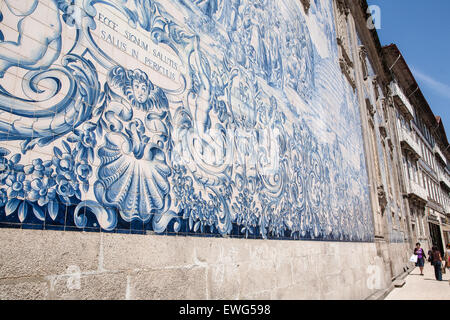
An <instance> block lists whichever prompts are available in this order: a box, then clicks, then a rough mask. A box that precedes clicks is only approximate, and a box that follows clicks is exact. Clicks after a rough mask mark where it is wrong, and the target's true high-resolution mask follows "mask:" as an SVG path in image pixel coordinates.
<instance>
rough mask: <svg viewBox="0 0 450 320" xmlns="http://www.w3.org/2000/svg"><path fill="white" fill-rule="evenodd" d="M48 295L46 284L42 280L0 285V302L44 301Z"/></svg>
mask: <svg viewBox="0 0 450 320" xmlns="http://www.w3.org/2000/svg"><path fill="white" fill-rule="evenodd" d="M48 295H49V287H48V283H47V282H46V281H44V280H41V281H36V280H32V279H28V280H27V279H22V280H21V281H14V282H12V283H6V284H5V283H1V284H0V300H45V299H47V298H48Z"/></svg>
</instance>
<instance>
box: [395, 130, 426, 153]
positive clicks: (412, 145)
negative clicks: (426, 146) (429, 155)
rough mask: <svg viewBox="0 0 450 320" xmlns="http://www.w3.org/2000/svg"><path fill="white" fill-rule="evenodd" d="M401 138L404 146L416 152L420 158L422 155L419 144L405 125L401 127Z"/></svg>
mask: <svg viewBox="0 0 450 320" xmlns="http://www.w3.org/2000/svg"><path fill="white" fill-rule="evenodd" d="M399 138H400V143H401V145H402V147H403V148H406V149H408V150H409V151H411V152H413V153H415V154H416V156H417V157H418V158H419V157H420V156H421V150H420V147H419V144H418V143H417V142H416V141H415V140H414V139H413V137H412V136H411V134H410V133H409V132H408V131H407V130H406V129H404V128H403V127H400V130H399Z"/></svg>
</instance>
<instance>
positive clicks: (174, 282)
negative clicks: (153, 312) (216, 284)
mask: <svg viewBox="0 0 450 320" xmlns="http://www.w3.org/2000/svg"><path fill="white" fill-rule="evenodd" d="M129 292H130V294H129V298H130V299H145V300H159V299H161V300H166V299H188V300H201V299H206V298H207V288H206V270H205V269H204V268H202V267H191V268H166V269H155V270H151V271H137V272H134V273H133V274H131V275H130V276H129Z"/></svg>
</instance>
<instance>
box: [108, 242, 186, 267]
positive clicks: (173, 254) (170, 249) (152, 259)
mask: <svg viewBox="0 0 450 320" xmlns="http://www.w3.org/2000/svg"><path fill="white" fill-rule="evenodd" d="M102 244H103V246H102V249H103V256H102V257H103V267H104V268H105V269H106V270H110V271H117V270H135V269H150V268H158V267H169V266H184V265H191V264H194V251H193V247H192V246H190V245H189V238H187V237H164V236H154V235H128V234H127V235H117V234H104V235H103V239H102Z"/></svg>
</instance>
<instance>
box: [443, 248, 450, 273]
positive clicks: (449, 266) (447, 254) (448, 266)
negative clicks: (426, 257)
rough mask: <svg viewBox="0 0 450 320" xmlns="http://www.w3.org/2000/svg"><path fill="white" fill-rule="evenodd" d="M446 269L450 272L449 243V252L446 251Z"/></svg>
mask: <svg viewBox="0 0 450 320" xmlns="http://www.w3.org/2000/svg"><path fill="white" fill-rule="evenodd" d="M444 257H445V259H444V260H445V268H447V269H448V271H449V272H450V243H447V251H445V256H444Z"/></svg>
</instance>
